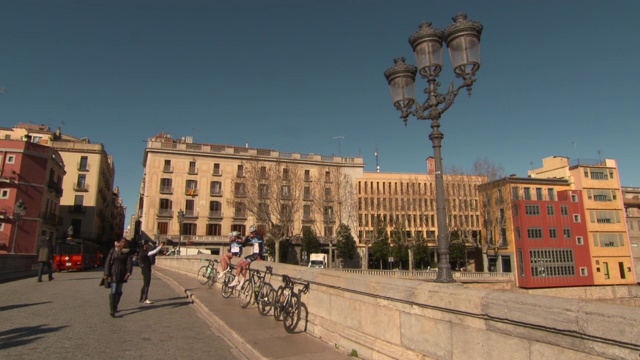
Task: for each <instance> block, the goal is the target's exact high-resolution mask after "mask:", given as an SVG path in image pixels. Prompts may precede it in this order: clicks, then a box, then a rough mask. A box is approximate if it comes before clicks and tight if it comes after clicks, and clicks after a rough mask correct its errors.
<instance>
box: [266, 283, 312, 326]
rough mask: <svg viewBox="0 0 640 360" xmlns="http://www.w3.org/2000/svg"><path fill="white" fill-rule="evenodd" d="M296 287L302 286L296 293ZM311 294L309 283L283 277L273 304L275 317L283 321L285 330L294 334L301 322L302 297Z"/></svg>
mask: <svg viewBox="0 0 640 360" xmlns="http://www.w3.org/2000/svg"><path fill="white" fill-rule="evenodd" d="M296 285H298V286H300V287H299V288H298V290H297V292H296V290H295V287H296ZM307 292H309V283H308V282H304V281H295V280H293V279H291V278H290V277H289V275H282V285H280V286H279V287H278V290H277V291H276V294H275V298H274V302H273V317H274V318H275V319H276V320H283V323H284V329H285V330H286V331H287V332H288V333H293V332H294V331H295V329H296V327H297V326H298V323H299V322H300V313H301V311H300V307H301V303H302V300H301V296H302V294H306V293H307Z"/></svg>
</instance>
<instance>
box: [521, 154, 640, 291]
mask: <svg viewBox="0 0 640 360" xmlns="http://www.w3.org/2000/svg"><path fill="white" fill-rule="evenodd" d="M529 176H530V177H535V178H557V179H566V180H568V181H569V184H570V187H571V189H572V190H580V191H581V196H582V202H583V204H584V209H585V210H584V214H583V215H581V221H584V222H585V223H586V226H587V231H588V245H589V252H590V255H591V266H590V271H591V272H592V273H593V275H594V284H595V285H613V284H633V283H635V282H636V280H635V271H634V269H633V257H632V252H631V242H630V239H629V234H628V231H627V220H626V217H625V206H624V202H623V196H622V191H621V185H620V177H619V176H618V166H617V163H616V161H615V160H613V159H604V160H585V159H577V160H574V161H570V159H569V158H567V157H563V156H551V157H547V158H544V159H543V160H542V167H541V168H538V169H532V170H529Z"/></svg>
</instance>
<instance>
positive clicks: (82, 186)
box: [73, 183, 89, 192]
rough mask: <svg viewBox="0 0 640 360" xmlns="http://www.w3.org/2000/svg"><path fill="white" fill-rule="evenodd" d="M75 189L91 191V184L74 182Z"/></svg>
mask: <svg viewBox="0 0 640 360" xmlns="http://www.w3.org/2000/svg"><path fill="white" fill-rule="evenodd" d="M73 190H75V191H81V192H87V191H89V184H87V183H73Z"/></svg>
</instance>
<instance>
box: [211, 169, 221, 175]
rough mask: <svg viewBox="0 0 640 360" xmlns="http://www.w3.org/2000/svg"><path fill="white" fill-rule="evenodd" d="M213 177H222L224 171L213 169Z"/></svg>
mask: <svg viewBox="0 0 640 360" xmlns="http://www.w3.org/2000/svg"><path fill="white" fill-rule="evenodd" d="M211 175H213V176H222V170H220V169H213V173H212V174H211Z"/></svg>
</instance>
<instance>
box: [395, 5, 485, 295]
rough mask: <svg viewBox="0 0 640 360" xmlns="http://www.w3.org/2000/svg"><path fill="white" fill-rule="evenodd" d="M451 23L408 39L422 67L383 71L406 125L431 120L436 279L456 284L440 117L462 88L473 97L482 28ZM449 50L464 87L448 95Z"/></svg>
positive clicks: (427, 26) (460, 18)
mask: <svg viewBox="0 0 640 360" xmlns="http://www.w3.org/2000/svg"><path fill="white" fill-rule="evenodd" d="M453 21H454V22H453V24H451V25H449V26H448V27H447V28H446V30H444V31H443V30H440V29H437V28H434V27H432V26H431V23H429V22H424V23H422V24H420V27H419V29H418V31H416V32H414V33H413V34H412V35H411V36H410V37H409V44H411V47H412V48H413V52H414V54H415V56H416V61H417V63H418V67H417V68H416V67H415V66H413V65H410V64H406V63H405V58H404V57H399V58H396V59H394V62H395V65H394V66H393V67H391V68H389V69H387V71H385V72H384V76H385V78H386V79H387V82H388V83H389V88H390V89H391V98H392V100H393V105H394V106H395V107H396V109H397V110H399V111H400V112H401V115H400V118H401V119H402V120H403V121H404V124H405V126H406V125H407V120H408V118H409V116H410V115H413V116H415V118H416V119H418V120H431V133H430V134H429V139H430V140H431V142H432V143H433V155H434V157H435V166H436V169H435V171H436V217H437V222H438V257H439V261H438V275H437V276H436V282H443V283H447V282H454V280H453V276H452V274H451V264H450V263H449V227H448V225H447V211H446V208H445V196H444V181H443V176H442V154H441V151H440V150H441V147H442V139H443V138H444V134H443V133H442V132H440V117H441V116H442V114H443V113H444V112H445V111H447V109H449V107H450V106H451V105H452V104H453V101H454V100H455V98H456V96H458V92H460V90H462V89H463V88H466V89H467V93H468V94H469V96H471V88H472V86H473V83H474V82H475V81H476V79H474V76H475V74H476V72H477V71H478V69H480V35H481V34H482V24H480V23H479V22H478V21H474V20H469V19H467V15H466V14H464V13H460V14H458V15H456V16H454V17H453ZM443 41H444V42H445V43H446V45H447V47H448V48H449V57H450V58H451V63H452V65H453V71H454V73H455V74H456V77H458V78H462V83H461V84H460V85H459V86H458V87H457V88H454V85H453V82H452V83H451V85H450V86H449V90H448V91H447V93H446V94H442V93H439V92H438V87H439V86H440V85H441V84H440V83H439V82H438V81H437V78H438V76H439V75H440V71H441V70H442V43H443ZM416 73H420V76H422V78H423V79H426V80H427V82H428V85H429V87H427V88H425V89H424V92H425V93H426V94H427V99H426V100H425V101H424V103H422V104H418V103H416V89H415V77H416Z"/></svg>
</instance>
